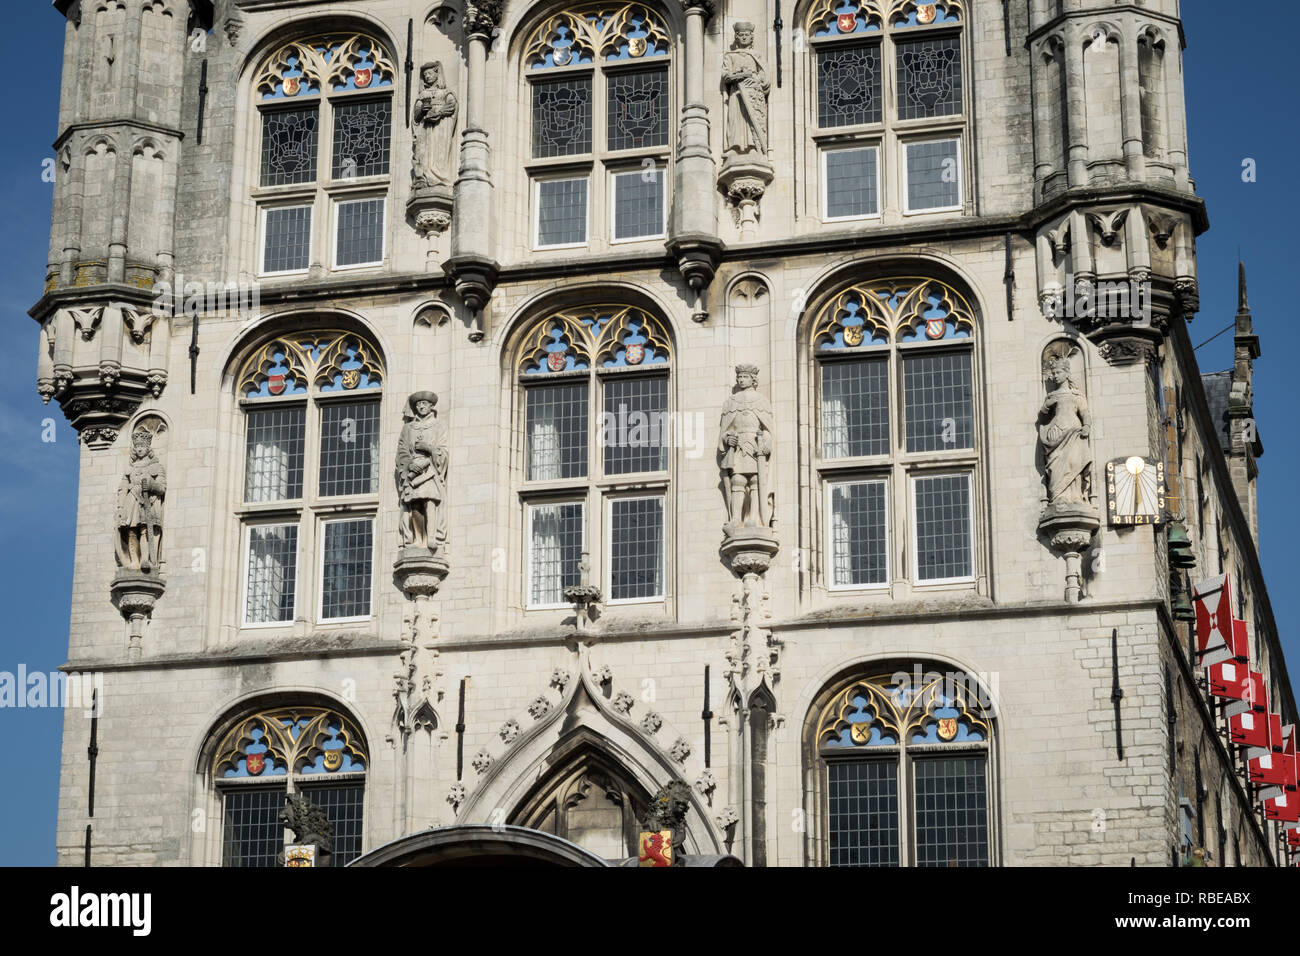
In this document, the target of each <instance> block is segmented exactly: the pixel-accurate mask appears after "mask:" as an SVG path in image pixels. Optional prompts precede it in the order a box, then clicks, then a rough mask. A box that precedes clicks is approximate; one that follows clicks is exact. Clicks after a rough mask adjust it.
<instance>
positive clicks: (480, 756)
mask: <svg viewBox="0 0 1300 956" xmlns="http://www.w3.org/2000/svg"><path fill="white" fill-rule="evenodd" d="M470 763H471V764H473V766H474V772H475V773H477V774H479V775H480V776H482V775H483V774H485V773H487V771H488V768H489V767H491V766H492V755H491V754H490V753H488V751H487V748H486V747H484V748H482V749H481V750H479V752H478V753H476V754H475V755H474V759H473V760H471V761H470Z"/></svg>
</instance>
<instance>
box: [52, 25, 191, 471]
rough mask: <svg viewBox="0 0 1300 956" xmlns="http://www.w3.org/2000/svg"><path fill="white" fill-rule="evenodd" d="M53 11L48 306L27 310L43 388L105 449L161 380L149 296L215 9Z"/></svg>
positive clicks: (159, 339)
mask: <svg viewBox="0 0 1300 956" xmlns="http://www.w3.org/2000/svg"><path fill="white" fill-rule="evenodd" d="M56 6H57V8H58V9H59V10H60V12H62V13H63V14H64V15H65V16H66V17H67V27H66V35H65V40H64V58H63V81H62V93H61V96H62V99H61V102H60V108H59V136H58V139H56V140H55V144H54V148H55V151H56V156H57V159H56V162H55V170H54V172H55V176H56V182H55V188H54V217H53V228H52V229H51V231H50V235H51V238H50V255H49V260H48V265H47V267H46V274H45V295H44V296H43V297H42V299H41V301H40V302H38V303H37V304H36V306H34V307H33V309H32V310H31V314H32V316H33V317H34V318H35V319H36V320H37V321H38V322H40V323H41V340H40V341H41V344H40V358H39V366H38V373H37V375H38V389H39V391H40V394H41V397H42V398H43V399H44V400H45V401H47V402H48V401H49V400H50V399H51V398H56V399H58V401H59V404H60V405H61V406H62V407H63V410H64V413H65V414H66V415H67V416H68V419H69V421H70V422H71V423H72V425H73V427H74V428H76V429H77V431H78V433H79V434H80V435H81V438H82V439H83V440H84V441H85V442H86V443H87V444H88V445H90V446H91V447H103V446H106V445H108V444H111V443H112V442H113V441H114V439H116V437H117V433H118V430H119V429H120V428H121V426H122V424H123V423H124V422H125V421H126V419H127V418H128V417H129V416H130V415H131V413H132V412H133V411H134V410H135V408H136V407H137V406H138V405H139V404H140V402H141V401H143V400H144V398H145V397H146V396H148V395H149V394H153V395H155V396H156V395H158V394H160V393H161V391H162V389H163V387H164V386H165V385H166V382H167V361H166V339H167V332H168V325H167V321H166V319H165V318H161V317H157V316H155V315H154V314H153V312H152V303H153V298H154V292H153V289H154V284H155V282H159V281H162V282H170V281H171V278H172V263H173V233H174V222H175V208H176V180H177V168H178V164H179V159H180V155H179V154H180V146H181V140H182V132H181V97H180V96H179V95H178V90H179V89H180V88H181V86H182V78H183V74H184V68H185V57H186V53H187V50H188V49H189V44H188V40H187V38H188V35H189V32H190V30H191V28H192V27H194V28H201V29H202V30H207V29H208V28H209V27H210V26H211V22H212V4H211V3H209V2H204V0H188V2H185V0H166V2H163V0H155V2H150V3H125V2H122V0H107V2H104V3H98V4H87V5H85V6H84V9H83V5H82V3H81V2H80V0H60V2H58V3H57V4H56ZM145 51H147V57H146V55H145ZM146 59H147V60H148V62H149V63H150V68H149V69H142V68H141V67H140V64H141V63H142V62H144V61H145V60H146Z"/></svg>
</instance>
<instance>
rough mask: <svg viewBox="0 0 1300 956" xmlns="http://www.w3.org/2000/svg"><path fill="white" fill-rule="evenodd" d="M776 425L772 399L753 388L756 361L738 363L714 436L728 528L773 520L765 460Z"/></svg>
mask: <svg viewBox="0 0 1300 956" xmlns="http://www.w3.org/2000/svg"><path fill="white" fill-rule="evenodd" d="M775 431H776V416H775V415H774V413H773V411H772V405H771V403H770V402H769V401H768V400H767V399H766V398H764V397H763V396H762V395H760V394H759V393H758V367H757V366H755V365H737V366H736V389H735V391H734V392H733V393H732V394H731V397H730V398H728V399H727V402H726V404H725V405H723V406H722V422H721V425H720V433H719V436H718V450H719V451H720V452H722V473H723V476H724V482H725V484H726V491H727V526H726V527H727V533H728V534H730V533H733V532H734V531H736V530H738V529H739V528H740V527H742V526H747V527H758V528H770V527H771V525H772V502H771V498H772V494H771V491H770V490H769V483H770V478H769V477H768V466H769V464H770V463H771V458H772V449H773V447H774V446H775V441H774V437H773V436H774V434H775Z"/></svg>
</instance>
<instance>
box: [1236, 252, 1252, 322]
mask: <svg viewBox="0 0 1300 956" xmlns="http://www.w3.org/2000/svg"><path fill="white" fill-rule="evenodd" d="M1237 311H1238V312H1249V311H1250V303H1249V302H1247V301H1246V263H1244V262H1242V261H1241V259H1240V258H1238V259H1237Z"/></svg>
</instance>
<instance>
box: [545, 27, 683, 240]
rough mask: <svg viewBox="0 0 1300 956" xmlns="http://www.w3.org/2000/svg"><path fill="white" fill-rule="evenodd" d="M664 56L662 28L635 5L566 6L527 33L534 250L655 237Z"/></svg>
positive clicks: (666, 123) (662, 172) (664, 117)
mask: <svg viewBox="0 0 1300 956" xmlns="http://www.w3.org/2000/svg"><path fill="white" fill-rule="evenodd" d="M670 52H671V33H670V31H669V28H668V27H667V25H666V24H665V23H664V21H663V20H662V19H661V16H660V14H659V13H657V12H656V11H655V10H654V9H653V8H651V7H648V6H644V5H642V4H639V3H632V4H628V5H626V6H623V7H617V8H611V7H607V6H599V5H596V4H585V5H581V6H577V7H573V8H568V9H564V10H562V11H560V12H558V13H556V14H554V15H552V16H549V17H547V18H545V19H543V20H541V21H539V22H538V24H537V26H536V27H535V28H534V29H533V30H532V32H531V33H529V34H528V35H527V36H526V37H525V40H524V53H523V62H524V84H525V89H524V95H525V96H526V97H527V101H526V102H527V103H528V108H529V110H530V113H531V122H530V126H531V138H532V143H531V146H530V147H529V152H528V155H529V163H528V170H527V173H528V176H529V178H530V180H531V181H532V182H533V183H534V184H536V186H535V188H534V190H533V193H532V209H531V213H530V214H531V216H532V218H533V229H532V234H533V245H534V248H538V249H544V248H562V247H565V246H579V245H590V244H592V243H593V242H594V243H596V244H607V243H610V242H627V241H639V240H646V239H652V238H658V237H660V236H662V235H663V233H664V222H665V212H666V210H667V205H668V199H667V195H666V193H667V183H668V177H667V171H668V163H669V160H670V158H671V154H670V151H669V146H670V138H671V131H672V129H673V125H672V123H671V122H670V117H669V114H670V111H671V104H670V92H671V90H670V84H669V76H670V75H671V71H670V69H669V63H668V58H669V55H670ZM597 177H599V178H597ZM593 212H594V215H592V213H593Z"/></svg>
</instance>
